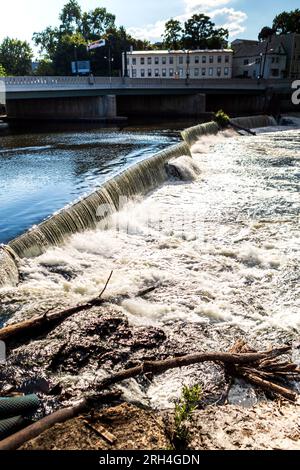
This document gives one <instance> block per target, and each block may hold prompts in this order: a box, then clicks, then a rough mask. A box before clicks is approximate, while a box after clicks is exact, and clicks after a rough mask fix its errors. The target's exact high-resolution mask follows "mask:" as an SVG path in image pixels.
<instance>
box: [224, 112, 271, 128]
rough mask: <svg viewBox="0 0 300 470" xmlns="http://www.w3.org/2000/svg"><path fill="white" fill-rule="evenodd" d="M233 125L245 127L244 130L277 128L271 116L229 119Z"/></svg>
mask: <svg viewBox="0 0 300 470" xmlns="http://www.w3.org/2000/svg"><path fill="white" fill-rule="evenodd" d="M230 120H231V121H232V122H233V123H234V124H236V125H238V126H240V127H245V128H246V129H255V128H257V127H270V126H277V122H276V120H275V119H274V118H273V117H272V116H266V115H263V116H249V117H238V118H233V119H230Z"/></svg>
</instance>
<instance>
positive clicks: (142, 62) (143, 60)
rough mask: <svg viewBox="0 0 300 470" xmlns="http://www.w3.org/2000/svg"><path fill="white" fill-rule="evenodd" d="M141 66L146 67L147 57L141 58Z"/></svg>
mask: <svg viewBox="0 0 300 470" xmlns="http://www.w3.org/2000/svg"><path fill="white" fill-rule="evenodd" d="M141 65H145V57H141Z"/></svg>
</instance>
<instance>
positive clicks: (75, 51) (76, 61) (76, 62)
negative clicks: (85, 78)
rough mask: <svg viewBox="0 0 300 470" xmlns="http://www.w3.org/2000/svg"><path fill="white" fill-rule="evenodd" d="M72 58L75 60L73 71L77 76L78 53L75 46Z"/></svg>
mask: <svg viewBox="0 0 300 470" xmlns="http://www.w3.org/2000/svg"><path fill="white" fill-rule="evenodd" d="M74 60H75V73H76V75H77V77H78V54H77V46H76V44H75V46H74Z"/></svg>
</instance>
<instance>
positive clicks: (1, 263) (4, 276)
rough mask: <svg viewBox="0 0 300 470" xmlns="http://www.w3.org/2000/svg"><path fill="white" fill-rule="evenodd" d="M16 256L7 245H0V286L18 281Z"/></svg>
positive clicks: (14, 283)
mask: <svg viewBox="0 0 300 470" xmlns="http://www.w3.org/2000/svg"><path fill="white" fill-rule="evenodd" d="M16 261H17V258H16V257H15V254H14V253H13V252H12V251H11V250H10V249H9V247H5V246H0V288H1V287H3V286H6V285H16V284H17V283H18V281H19V272H18V267H17V263H16Z"/></svg>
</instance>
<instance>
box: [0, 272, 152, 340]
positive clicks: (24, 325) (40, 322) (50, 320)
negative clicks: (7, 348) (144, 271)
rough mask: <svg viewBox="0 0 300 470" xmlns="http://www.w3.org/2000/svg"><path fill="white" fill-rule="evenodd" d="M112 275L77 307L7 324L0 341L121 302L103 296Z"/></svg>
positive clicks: (31, 334)
mask: <svg viewBox="0 0 300 470" xmlns="http://www.w3.org/2000/svg"><path fill="white" fill-rule="evenodd" d="M112 275H113V271H112V272H111V273H110V275H109V278H108V279H107V281H106V284H105V286H104V288H103V290H102V291H101V293H100V295H99V296H98V297H95V298H94V299H91V300H89V301H88V302H87V303H85V304H81V305H76V306H75V307H71V308H67V309H65V310H61V311H58V312H53V313H49V312H47V313H43V314H41V315H39V316H36V317H33V318H30V319H29V320H24V321H22V322H19V323H13V324H12V325H8V326H5V327H4V328H2V329H0V341H5V342H6V343H7V344H9V343H11V342H13V341H17V340H18V339H19V338H22V340H24V339H26V340H28V339H34V338H35V337H37V336H38V335H39V334H41V333H42V332H43V331H45V330H49V329H51V328H54V327H55V326H57V325H58V324H60V323H61V322H63V321H64V320H66V319H67V318H69V317H71V316H72V315H75V314H76V313H79V312H83V311H86V310H90V309H91V308H92V307H98V306H100V305H103V304H104V303H107V302H113V301H116V300H117V302H118V303H119V302H120V301H121V299H120V298H117V299H116V298H115V297H114V298H113V299H103V298H102V296H103V294H104V292H105V291H106V289H107V286H108V284H109V282H110V280H111V277H112ZM157 287H158V286H151V287H148V288H147V289H144V290H141V291H139V292H138V293H137V294H136V297H143V296H145V295H146V294H149V293H150V292H153V291H154V290H155V289H157ZM127 297H129V296H124V295H123V296H122V300H124V298H127Z"/></svg>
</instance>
